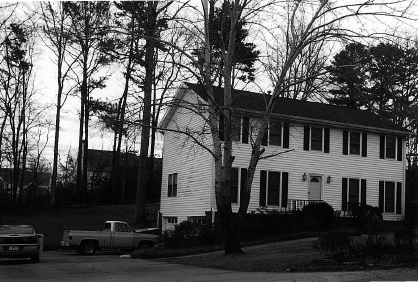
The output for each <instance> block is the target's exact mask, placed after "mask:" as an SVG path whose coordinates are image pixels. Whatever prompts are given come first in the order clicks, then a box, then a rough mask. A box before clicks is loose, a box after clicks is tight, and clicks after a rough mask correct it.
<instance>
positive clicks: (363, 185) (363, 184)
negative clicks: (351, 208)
mask: <svg viewBox="0 0 418 282" xmlns="http://www.w3.org/2000/svg"><path fill="white" fill-rule="evenodd" d="M366 191H367V190H366V179H362V180H361V199H360V201H361V205H362V206H363V207H364V206H365V205H366Z"/></svg>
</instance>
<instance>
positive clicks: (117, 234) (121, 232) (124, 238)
mask: <svg viewBox="0 0 418 282" xmlns="http://www.w3.org/2000/svg"><path fill="white" fill-rule="evenodd" d="M133 244H134V237H133V233H132V230H131V229H130V228H129V226H127V225H126V224H123V223H116V224H115V231H114V232H113V242H112V247H115V248H132V247H133Z"/></svg>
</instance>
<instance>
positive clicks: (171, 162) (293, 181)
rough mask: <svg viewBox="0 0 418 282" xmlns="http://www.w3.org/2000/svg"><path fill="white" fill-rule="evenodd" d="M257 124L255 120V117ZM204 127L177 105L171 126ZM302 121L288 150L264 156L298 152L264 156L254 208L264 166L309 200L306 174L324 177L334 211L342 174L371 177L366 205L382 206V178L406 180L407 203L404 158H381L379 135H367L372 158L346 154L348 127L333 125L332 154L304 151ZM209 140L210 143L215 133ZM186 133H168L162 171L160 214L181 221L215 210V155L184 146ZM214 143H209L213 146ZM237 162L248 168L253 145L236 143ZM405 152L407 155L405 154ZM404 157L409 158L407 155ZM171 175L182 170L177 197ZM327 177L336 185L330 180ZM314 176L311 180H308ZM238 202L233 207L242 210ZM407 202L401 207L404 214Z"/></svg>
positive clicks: (274, 149) (293, 195)
mask: <svg viewBox="0 0 418 282" xmlns="http://www.w3.org/2000/svg"><path fill="white" fill-rule="evenodd" d="M193 97H195V95H190V93H186V95H185V97H184V99H185V100H189V101H192V100H193V99H194V98H193ZM251 123H252V124H253V123H254V120H252V121H251ZM186 125H187V126H188V127H189V128H196V129H198V128H201V127H202V125H203V120H202V119H201V118H199V117H197V116H196V115H193V114H191V113H190V112H189V111H187V110H185V109H177V110H176V112H175V114H174V115H173V117H172V118H171V120H170V122H169V125H168V128H169V129H176V127H177V126H183V127H184V126H186ZM303 132H304V130H303V125H302V124H296V125H290V138H289V144H290V148H289V149H283V148H282V147H278V146H267V147H266V152H265V154H264V156H266V155H270V154H277V153H280V152H284V151H288V150H293V151H291V152H286V153H283V154H279V155H277V156H275V157H272V158H268V159H264V160H260V162H259V164H258V166H257V171H256V173H255V176H254V181H253V185H252V193H251V200H250V206H249V209H248V210H249V211H252V210H255V209H256V208H258V207H259V195H260V170H276V171H282V172H288V173H289V188H288V198H289V199H297V200H308V199H309V198H308V183H309V182H308V181H303V180H302V175H303V174H304V173H306V174H307V175H308V176H309V175H316V176H322V194H321V199H322V200H324V201H326V202H328V203H329V204H330V205H332V206H333V208H334V209H335V210H341V209H342V207H341V206H342V178H357V179H366V181H367V194H366V199H367V204H369V205H372V206H378V204H379V203H378V201H379V181H392V182H401V183H402V191H403V193H402V198H403V199H402V205H404V195H405V192H404V191H405V183H404V169H405V161H397V160H394V159H380V158H379V147H380V146H379V144H380V135H378V134H374V133H370V132H366V133H367V157H361V156H359V155H343V153H342V151H343V129H337V128H331V129H330V153H323V152H319V151H304V150H303V140H304V138H303V137H304V136H303V134H304V133H303ZM254 134H255V132H254ZM207 138H209V139H208V140H207V142H206V144H210V143H211V141H210V134H208V135H207ZM185 140H186V139H185V136H184V135H179V134H178V133H175V132H170V131H166V132H165V134H164V147H163V172H162V189H161V213H162V216H163V218H164V217H177V218H178V223H180V222H181V221H184V220H187V218H188V217H190V216H205V211H210V210H215V209H216V204H215V199H214V192H213V158H212V156H211V155H210V154H209V153H208V152H207V151H205V150H204V149H202V148H201V147H199V146H197V145H194V146H193V147H192V144H193V142H192V141H189V142H188V143H187V144H186V145H184V144H183V143H184V141H185ZM209 146H210V145H209ZM233 155H234V156H235V161H234V163H233V167H241V168H246V167H247V166H248V163H249V160H250V155H251V145H250V144H243V143H240V142H237V143H235V144H234V146H233ZM403 156H405V155H404V154H403ZM403 159H404V158H403ZM171 173H178V188H177V197H167V179H168V175H169V174H171ZM328 176H331V177H332V181H331V183H327V182H326V178H327V177H328ZM308 179H309V178H308ZM238 207H239V206H238V205H236V204H233V210H234V211H237V210H238ZM403 213H404V206H402V214H403ZM398 218H400V215H395V214H384V219H390V220H396V219H398Z"/></svg>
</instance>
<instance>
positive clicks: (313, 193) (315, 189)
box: [309, 176, 322, 200]
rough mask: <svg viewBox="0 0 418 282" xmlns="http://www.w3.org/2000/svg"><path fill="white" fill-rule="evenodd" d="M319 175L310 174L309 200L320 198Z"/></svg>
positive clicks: (320, 181) (320, 180)
mask: <svg viewBox="0 0 418 282" xmlns="http://www.w3.org/2000/svg"><path fill="white" fill-rule="evenodd" d="M321 183H322V178H321V177H320V176H311V177H310V180H309V200H321V185H322V184H321Z"/></svg>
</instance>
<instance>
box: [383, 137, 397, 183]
mask: <svg viewBox="0 0 418 282" xmlns="http://www.w3.org/2000/svg"><path fill="white" fill-rule="evenodd" d="M388 137H389V138H393V139H395V156H394V157H393V158H389V157H388V156H387V148H388ZM384 150H385V159H389V160H397V159H398V138H396V137H395V136H386V135H385V148H384ZM388 182H390V181H388ZM385 187H386V186H385Z"/></svg>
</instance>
